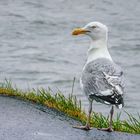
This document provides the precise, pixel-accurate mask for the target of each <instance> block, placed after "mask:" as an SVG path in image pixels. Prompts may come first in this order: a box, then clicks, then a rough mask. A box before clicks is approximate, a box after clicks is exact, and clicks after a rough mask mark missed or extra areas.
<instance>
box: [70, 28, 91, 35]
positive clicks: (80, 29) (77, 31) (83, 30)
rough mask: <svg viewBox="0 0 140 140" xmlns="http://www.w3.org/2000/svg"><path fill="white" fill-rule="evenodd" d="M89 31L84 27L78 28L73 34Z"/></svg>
mask: <svg viewBox="0 0 140 140" xmlns="http://www.w3.org/2000/svg"><path fill="white" fill-rule="evenodd" d="M87 32H89V31H88V30H86V29H83V28H76V29H74V30H73V31H72V35H79V34H85V33H87Z"/></svg>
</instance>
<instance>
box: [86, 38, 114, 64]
mask: <svg viewBox="0 0 140 140" xmlns="http://www.w3.org/2000/svg"><path fill="white" fill-rule="evenodd" d="M87 56H88V58H87V63H89V62H91V61H93V60H96V59H98V58H107V59H109V60H111V61H112V58H111V56H110V54H109V52H108V48H107V40H103V39H102V40H97V41H94V40H91V45H90V47H89V49H88V53H87Z"/></svg>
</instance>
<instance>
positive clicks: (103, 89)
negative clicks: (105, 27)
mask: <svg viewBox="0 0 140 140" xmlns="http://www.w3.org/2000/svg"><path fill="white" fill-rule="evenodd" d="M81 83H82V87H83V91H84V93H85V94H86V95H87V96H88V97H90V98H91V99H94V100H96V101H97V102H102V103H106V104H116V105H120V104H122V105H123V93H124V77H123V72H122V70H121V68H120V67H119V66H118V65H116V64H115V63H113V62H112V61H110V60H108V59H103V58H101V59H97V60H94V61H92V62H90V63H88V64H87V65H86V66H85V68H84V70H83V73H82V77H81Z"/></svg>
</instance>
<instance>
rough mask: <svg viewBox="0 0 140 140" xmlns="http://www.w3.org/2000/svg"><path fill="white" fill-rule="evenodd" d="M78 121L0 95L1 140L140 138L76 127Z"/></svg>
mask: <svg viewBox="0 0 140 140" xmlns="http://www.w3.org/2000/svg"><path fill="white" fill-rule="evenodd" d="M76 124H78V122H77V121H75V120H73V119H71V118H69V117H67V116H65V115H64V114H63V113H60V112H58V111H55V110H51V109H48V108H46V107H42V106H39V105H35V104H32V103H29V102H25V101H22V100H17V99H14V98H10V97H3V96H0V140H140V135H131V134H126V133H117V132H112V133H108V132H102V131H99V130H97V129H93V130H90V131H83V130H78V129H74V128H72V125H76Z"/></svg>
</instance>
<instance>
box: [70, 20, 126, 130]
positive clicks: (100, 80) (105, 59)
mask: <svg viewBox="0 0 140 140" xmlns="http://www.w3.org/2000/svg"><path fill="white" fill-rule="evenodd" d="M80 34H83V35H87V36H89V37H90V39H91V44H90V47H89V49H88V52H87V61H86V64H85V66H84V68H83V71H82V76H81V78H80V85H81V88H82V91H83V93H84V94H85V95H86V96H87V98H88V101H89V110H88V116H87V122H86V125H85V126H74V128H79V129H83V130H90V129H91V127H90V118H91V113H92V103H93V101H96V102H100V103H103V104H107V105H110V106H111V110H110V121H109V127H108V128H99V129H100V130H104V131H109V132H112V131H113V127H112V121H113V120H112V119H113V114H114V106H116V107H117V108H119V109H121V108H122V107H123V106H124V101H123V94H124V87H125V86H124V75H123V71H122V69H121V68H120V67H119V66H118V65H117V64H116V63H115V62H114V61H113V60H112V57H111V55H110V53H109V51H108V48H107V41H108V28H107V26H106V25H104V24H102V23H100V22H90V23H88V24H87V25H85V26H84V27H82V28H76V29H74V30H73V32H72V35H80Z"/></svg>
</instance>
